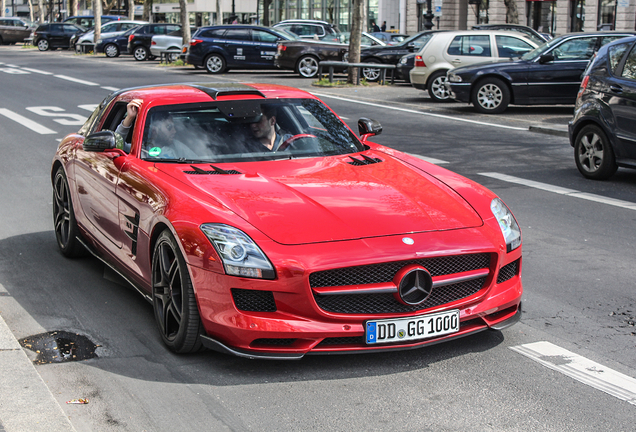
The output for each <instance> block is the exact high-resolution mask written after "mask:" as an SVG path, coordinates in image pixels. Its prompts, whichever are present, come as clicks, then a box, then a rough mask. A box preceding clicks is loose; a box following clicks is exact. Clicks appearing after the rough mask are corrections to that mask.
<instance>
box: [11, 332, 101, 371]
mask: <svg viewBox="0 0 636 432" xmlns="http://www.w3.org/2000/svg"><path fill="white" fill-rule="evenodd" d="M18 342H19V343H20V345H22V347H23V348H27V349H29V350H31V351H33V352H35V353H36V354H37V358H36V359H35V360H33V363H35V364H47V363H64V362H71V361H81V360H88V359H91V358H95V357H97V354H95V350H96V349H97V347H98V346H99V345H95V344H94V343H93V342H91V340H90V339H88V338H87V337H86V336H84V335H81V334H77V333H71V332H67V331H51V332H47V333H40V334H37V335H34V336H27V337H25V338H23V339H20V340H19V341H18Z"/></svg>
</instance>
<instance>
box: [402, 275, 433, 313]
mask: <svg viewBox="0 0 636 432" xmlns="http://www.w3.org/2000/svg"><path fill="white" fill-rule="evenodd" d="M432 288H433V278H432V277H431V274H430V273H429V272H428V271H426V270H425V269H422V268H419V269H413V270H411V271H409V272H408V273H406V274H405V275H404V276H403V277H402V280H400V286H399V287H398V294H399V295H400V299H401V300H402V302H403V303H404V304H407V305H419V304H420V303H423V302H424V301H425V300H426V299H427V298H428V296H430V295H431V290H432Z"/></svg>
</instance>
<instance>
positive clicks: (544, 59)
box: [539, 54, 554, 64]
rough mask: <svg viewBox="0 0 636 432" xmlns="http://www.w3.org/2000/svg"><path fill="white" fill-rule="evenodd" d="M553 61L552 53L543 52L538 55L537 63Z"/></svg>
mask: <svg viewBox="0 0 636 432" xmlns="http://www.w3.org/2000/svg"><path fill="white" fill-rule="evenodd" d="M551 61H554V55H552V54H543V55H542V56H541V57H539V64H545V63H549V62H551Z"/></svg>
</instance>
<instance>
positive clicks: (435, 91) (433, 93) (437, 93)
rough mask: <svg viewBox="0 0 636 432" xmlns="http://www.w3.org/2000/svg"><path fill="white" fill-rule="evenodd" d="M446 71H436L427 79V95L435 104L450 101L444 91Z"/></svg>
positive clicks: (446, 92) (446, 91)
mask: <svg viewBox="0 0 636 432" xmlns="http://www.w3.org/2000/svg"><path fill="white" fill-rule="evenodd" d="M445 82H446V71H437V72H435V73H433V74H431V76H430V77H429V78H428V83H427V86H426V87H427V89H428V95H429V96H430V97H431V99H432V100H434V101H435V102H444V101H447V100H448V99H450V94H449V93H448V90H447V89H446V85H445V84H444V83H445Z"/></svg>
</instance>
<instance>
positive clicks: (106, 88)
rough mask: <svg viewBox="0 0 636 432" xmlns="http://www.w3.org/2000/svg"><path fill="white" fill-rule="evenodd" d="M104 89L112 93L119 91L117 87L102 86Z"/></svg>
mask: <svg viewBox="0 0 636 432" xmlns="http://www.w3.org/2000/svg"><path fill="white" fill-rule="evenodd" d="M102 88H103V89H104V90H110V91H117V90H119V89H118V88H117V87H108V86H102Z"/></svg>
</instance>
